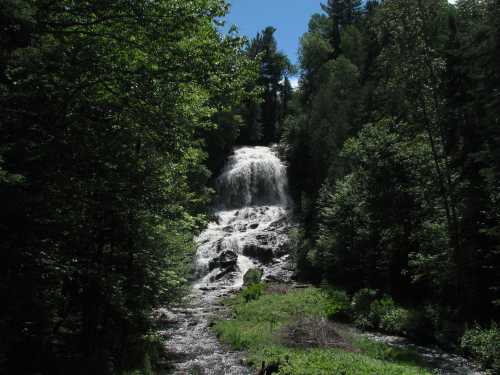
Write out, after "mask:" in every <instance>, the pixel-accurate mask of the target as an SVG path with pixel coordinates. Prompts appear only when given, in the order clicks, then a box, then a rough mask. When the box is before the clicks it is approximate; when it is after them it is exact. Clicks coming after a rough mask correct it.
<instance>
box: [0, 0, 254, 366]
mask: <svg viewBox="0 0 500 375" xmlns="http://www.w3.org/2000/svg"><path fill="white" fill-rule="evenodd" d="M227 9H228V6H227V4H226V3H225V2H224V1H219V0H190V1H167V0H154V1H150V0H139V1H128V0H106V1H101V0H99V1H91V0H89V1H76V2H75V1H69V0H50V1H47V0H37V1H27V0H4V1H2V5H1V10H0V27H1V29H0V32H1V38H0V113H1V120H0V121H1V124H0V138H1V144H0V196H1V202H2V203H1V210H0V216H1V220H0V236H1V238H2V241H1V243H0V254H1V255H0V298H1V301H2V308H1V309H0V332H1V335H0V336H1V338H0V372H1V373H9V374H35V373H36V374H50V375H54V374H68V373H71V374H111V373H114V374H115V373H116V374H118V373H120V374H121V373H122V371H126V370H129V369H134V368H140V367H144V368H150V367H151V359H152V358H151V356H152V355H153V354H154V352H155V350H154V349H155V348H156V347H157V346H158V345H159V344H160V342H159V339H158V337H157V336H155V335H154V327H153V325H152V320H151V312H152V309H153V308H154V307H157V306H160V305H163V306H168V305H169V304H170V303H172V302H173V301H175V300H176V298H177V297H178V296H179V295H181V294H182V292H183V290H184V287H185V285H186V278H187V277H188V275H189V271H190V267H191V258H192V255H193V241H192V239H193V235H195V234H196V233H197V231H198V230H199V229H200V228H201V227H202V226H203V225H204V223H205V222H206V214H205V213H206V206H207V204H208V203H209V202H210V199H211V195H212V192H211V189H210V188H209V186H210V184H209V180H210V173H211V171H210V167H211V165H212V164H213V163H212V164H211V161H212V160H213V159H215V157H214V153H213V152H214V150H217V148H214V147H210V146H211V145H213V143H214V139H218V138H221V137H222V136H224V137H226V138H228V139H229V140H230V141H229V146H228V147H229V148H230V147H231V142H234V140H231V137H230V135H231V134H233V133H234V132H237V131H238V129H237V127H235V126H234V127H231V128H229V129H226V128H224V126H225V124H238V121H237V118H238V111H239V109H240V108H241V107H242V106H243V103H249V102H251V101H252V100H256V99H255V98H256V97H258V95H257V94H258V86H257V85H256V83H255V82H256V80H257V79H258V76H259V67H258V64H257V63H256V62H255V61H253V60H252V59H250V58H248V54H247V47H246V44H245V42H244V40H243V39H242V38H240V37H239V36H238V35H236V34H234V33H232V34H230V35H227V36H223V35H222V34H221V32H220V31H219V28H220V25H221V22H222V20H223V17H224V15H225V14H226V12H227ZM219 124H220V126H218V125H219ZM221 134H222V136H221ZM207 150H210V151H211V154H208V153H207ZM209 156H210V157H209Z"/></svg>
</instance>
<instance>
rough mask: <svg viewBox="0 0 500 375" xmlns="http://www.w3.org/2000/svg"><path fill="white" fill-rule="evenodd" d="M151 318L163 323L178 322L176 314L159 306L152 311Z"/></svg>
mask: <svg viewBox="0 0 500 375" xmlns="http://www.w3.org/2000/svg"><path fill="white" fill-rule="evenodd" d="M153 319H154V320H156V321H158V322H159V323H163V324H174V323H177V322H178V318H177V315H175V314H174V313H173V312H171V311H170V310H167V309H165V308H159V309H157V310H155V311H154V312H153Z"/></svg>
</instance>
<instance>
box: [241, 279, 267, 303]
mask: <svg viewBox="0 0 500 375" xmlns="http://www.w3.org/2000/svg"><path fill="white" fill-rule="evenodd" d="M263 291H264V284H260V283H259V284H252V285H249V286H247V287H246V288H245V289H243V291H242V292H241V296H242V297H243V299H244V300H245V302H250V301H254V300H258V299H259V298H260V296H261V295H262V292H263Z"/></svg>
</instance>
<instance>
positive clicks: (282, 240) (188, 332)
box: [164, 147, 292, 375]
mask: <svg viewBox="0 0 500 375" xmlns="http://www.w3.org/2000/svg"><path fill="white" fill-rule="evenodd" d="M217 193H218V203H217V206H216V207H217V209H216V211H215V213H214V217H215V220H214V221H213V222H211V223H210V224H209V225H208V227H207V229H206V230H205V231H203V232H202V233H201V234H200V235H199V236H198V238H197V239H196V242H197V245H198V246H197V254H196V260H195V270H196V275H195V276H196V279H197V281H196V282H195V283H194V285H193V292H192V294H191V295H190V296H189V297H188V300H189V301H188V302H187V304H186V306H182V307H180V308H178V309H173V310H172V311H170V312H165V314H164V315H165V316H167V318H168V320H170V321H174V322H176V324H175V325H173V326H170V328H169V330H167V331H165V333H164V334H165V336H167V337H169V340H168V341H167V343H166V346H167V348H168V350H169V351H170V352H171V353H173V355H174V356H176V357H178V358H179V359H178V361H177V362H176V363H174V372H173V374H178V375H180V374H186V373H192V372H194V373H198V372H199V373H207V374H213V375H219V374H220V375H246V374H250V373H251V371H250V370H249V369H248V368H246V367H245V366H243V365H242V364H241V356H240V354H239V353H235V352H228V351H227V350H226V349H225V348H223V347H222V346H221V345H220V344H219V342H218V341H217V338H216V337H215V336H214V334H213V332H212V331H211V329H210V328H209V320H210V319H211V318H210V317H211V316H214V315H216V316H217V315H218V314H220V311H221V307H220V304H219V303H218V301H219V299H220V298H221V297H223V296H227V295H228V294H229V293H231V292H232V291H234V290H237V289H239V288H240V287H241V286H242V285H243V276H244V275H245V273H246V272H247V271H248V270H249V269H251V268H259V269H261V270H262V272H263V278H264V280H272V281H283V282H286V281H288V280H290V278H291V274H292V271H291V270H290V267H289V262H288V257H289V255H288V248H287V240H288V237H287V232H288V228H289V217H290V211H289V203H290V199H289V198H288V195H287V179H286V168H285V166H284V165H283V163H282V162H281V161H280V159H279V158H278V157H277V155H276V153H275V151H274V150H273V148H271V147H242V148H238V149H236V150H235V151H234V154H233V155H232V156H231V157H230V158H229V160H228V161H227V163H226V166H225V168H224V169H223V171H222V173H221V175H220V176H219V178H218V179H217ZM170 315H172V317H170Z"/></svg>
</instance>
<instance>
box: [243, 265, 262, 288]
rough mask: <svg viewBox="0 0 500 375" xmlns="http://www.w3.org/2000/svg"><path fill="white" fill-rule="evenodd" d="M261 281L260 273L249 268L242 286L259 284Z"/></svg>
mask: <svg viewBox="0 0 500 375" xmlns="http://www.w3.org/2000/svg"><path fill="white" fill-rule="evenodd" d="M261 279H262V271H261V270H260V269H258V268H251V269H249V270H248V271H247V272H246V273H245V275H244V276H243V285H244V286H248V285H252V284H259V283H260V280H261Z"/></svg>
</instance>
